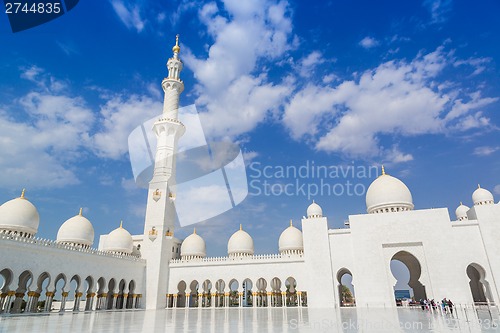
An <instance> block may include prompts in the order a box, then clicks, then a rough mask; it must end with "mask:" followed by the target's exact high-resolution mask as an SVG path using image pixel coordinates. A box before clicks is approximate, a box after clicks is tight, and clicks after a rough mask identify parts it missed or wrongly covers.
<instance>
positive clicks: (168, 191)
mask: <svg viewBox="0 0 500 333" xmlns="http://www.w3.org/2000/svg"><path fill="white" fill-rule="evenodd" d="M180 49H181V48H180V47H179V35H177V36H176V40H175V46H174V47H173V48H172V51H173V52H174V55H173V57H172V58H170V59H168V62H167V68H168V77H166V78H165V79H163V81H162V87H163V91H164V92H165V99H164V102H163V114H162V116H161V117H160V118H159V119H158V120H157V121H156V122H155V123H154V125H153V131H154V133H155V134H156V138H157V148H156V155H155V166H154V172H153V179H152V180H151V182H150V183H149V191H148V202H147V207H146V220H145V224H144V240H143V243H142V244H143V245H142V248H141V253H142V256H143V258H145V259H146V260H147V266H146V267H147V268H146V281H145V282H146V285H145V288H146V302H145V304H146V308H147V309H161V308H165V307H166V293H167V287H168V275H169V261H170V259H171V258H172V244H173V242H172V236H173V231H174V222H175V207H174V203H173V201H174V199H175V193H173V192H172V188H173V186H174V185H175V154H176V152H177V141H178V140H179V138H180V137H181V136H182V135H183V134H184V132H185V127H184V125H183V124H182V123H181V122H180V121H179V120H177V117H178V108H179V95H180V94H181V93H182V91H183V90H184V83H183V82H182V81H181V80H180V77H179V74H180V72H181V70H182V61H181V60H180V59H179V52H180Z"/></svg>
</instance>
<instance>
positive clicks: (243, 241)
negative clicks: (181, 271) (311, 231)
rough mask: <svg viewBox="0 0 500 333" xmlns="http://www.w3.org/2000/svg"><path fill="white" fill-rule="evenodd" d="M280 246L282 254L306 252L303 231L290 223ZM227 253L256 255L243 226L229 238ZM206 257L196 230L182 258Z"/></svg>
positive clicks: (184, 243) (203, 246) (187, 243)
mask: <svg viewBox="0 0 500 333" xmlns="http://www.w3.org/2000/svg"><path fill="white" fill-rule="evenodd" d="M318 207H319V206H318ZM278 244H279V252H280V253H281V254H294V253H302V252H303V251H304V244H303V239H302V231H300V230H299V229H297V228H296V227H294V226H293V225H292V222H291V221H290V226H289V227H288V228H286V229H285V230H284V231H283V232H282V233H281V235H280V238H279V242H278ZM227 253H228V256H229V257H230V258H235V257H244V256H251V255H253V254H254V246H253V239H252V237H251V236H250V235H249V234H248V233H247V232H246V231H245V230H243V228H242V226H241V225H240V229H239V230H238V231H236V232H235V233H234V234H233V235H232V236H231V237H230V238H229V241H228V242H227ZM206 256H207V251H206V245H205V240H203V238H201V236H199V235H198V234H197V233H196V229H194V231H193V233H192V234H191V235H189V236H188V237H186V238H185V239H184V241H183V242H182V244H181V257H182V259H193V258H203V257H206Z"/></svg>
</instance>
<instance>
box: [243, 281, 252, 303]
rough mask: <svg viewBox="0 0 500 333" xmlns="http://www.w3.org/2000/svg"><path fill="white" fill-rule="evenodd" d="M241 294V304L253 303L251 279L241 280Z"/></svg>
mask: <svg viewBox="0 0 500 333" xmlns="http://www.w3.org/2000/svg"><path fill="white" fill-rule="evenodd" d="M242 286H243V295H242V298H241V302H242V306H244V307H246V306H252V305H253V297H252V280H250V279H248V278H247V279H245V280H244V281H243V285H242Z"/></svg>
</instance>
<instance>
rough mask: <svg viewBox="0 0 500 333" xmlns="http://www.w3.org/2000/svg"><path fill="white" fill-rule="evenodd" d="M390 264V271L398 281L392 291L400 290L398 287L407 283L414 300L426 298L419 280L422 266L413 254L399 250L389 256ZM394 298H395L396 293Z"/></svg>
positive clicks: (423, 287)
mask: <svg viewBox="0 0 500 333" xmlns="http://www.w3.org/2000/svg"><path fill="white" fill-rule="evenodd" d="M401 264H403V265H401ZM390 265H391V272H392V274H393V275H394V277H395V278H396V280H397V281H398V282H397V283H396V284H395V285H394V291H396V290H400V289H398V288H401V286H403V288H404V287H405V286H406V285H407V286H408V287H409V289H410V290H409V291H410V295H411V294H413V298H414V299H415V300H416V301H418V300H420V299H427V293H426V292H425V286H424V285H423V284H422V283H421V282H420V277H421V275H422V266H421V265H420V262H419V261H418V259H417V258H416V257H415V256H414V255H413V254H411V253H409V252H406V251H399V252H398V253H396V254H395V255H394V256H393V257H392V258H391V263H390ZM394 299H395V300H396V295H395V297H394ZM396 302H397V301H396Z"/></svg>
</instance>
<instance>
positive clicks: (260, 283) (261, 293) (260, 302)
mask: <svg viewBox="0 0 500 333" xmlns="http://www.w3.org/2000/svg"><path fill="white" fill-rule="evenodd" d="M256 288H257V295H256V299H255V300H254V301H255V302H257V304H256V306H259V307H264V306H267V291H266V288H267V281H266V280H265V279H264V278H259V279H258V280H257V283H256Z"/></svg>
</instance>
